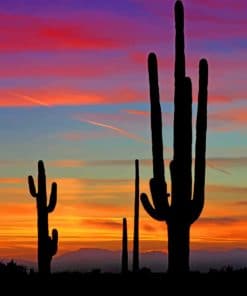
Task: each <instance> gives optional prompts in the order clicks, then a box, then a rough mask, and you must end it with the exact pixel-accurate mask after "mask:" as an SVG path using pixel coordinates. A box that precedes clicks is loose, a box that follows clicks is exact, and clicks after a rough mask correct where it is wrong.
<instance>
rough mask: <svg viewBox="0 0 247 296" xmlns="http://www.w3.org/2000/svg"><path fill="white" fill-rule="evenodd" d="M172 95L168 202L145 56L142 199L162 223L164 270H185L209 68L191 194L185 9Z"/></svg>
mask: <svg viewBox="0 0 247 296" xmlns="http://www.w3.org/2000/svg"><path fill="white" fill-rule="evenodd" d="M175 24H176V38H175V43H176V44H175V51H176V53H175V55H176V57H175V94H174V104H175V108H174V139H173V141H174V144H173V160H172V161H171V163H170V172H171V197H170V198H169V195H170V194H169V193H168V192H167V184H166V181H165V167H164V158H163V141H162V116H161V107H160V98H159V84H158V66H157V59H156V55H155V54H154V53H151V54H149V57H148V70H149V84H150V103H151V131H152V152H153V178H152V179H151V180H150V191H151V195H152V201H153V203H151V202H150V201H149V199H148V197H147V195H146V194H145V193H143V194H142V195H141V201H142V204H143V207H144V208H145V210H146V211H147V212H148V214H149V215H150V216H151V217H152V218H154V219H156V220H158V221H165V222H166V223H167V228H168V271H169V272H176V273H177V272H188V271H189V250H190V246H189V243H190V226H191V225H192V223H194V222H195V221H196V220H197V219H198V218H199V216H200V214H201V212H202V209H203V206H204V191H205V161H206V160H205V158H206V156H205V155H206V131H207V85H208V64H207V61H206V60H205V59H201V60H200V63H199V93H198V109H197V120H196V142H195V173H194V190H193V194H192V171H191V166H192V85H191V80H190V78H189V77H186V73H185V54H184V9H183V4H182V2H181V1H176V4H175Z"/></svg>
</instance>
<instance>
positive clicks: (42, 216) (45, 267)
mask: <svg viewBox="0 0 247 296" xmlns="http://www.w3.org/2000/svg"><path fill="white" fill-rule="evenodd" d="M28 184H29V191H30V194H31V195H32V196H33V197H35V198H36V205H37V228H38V270H39V273H40V274H41V275H48V274H50V272H51V260H52V257H53V256H54V255H55V254H56V252H57V243H58V232H57V230H56V229H53V230H52V235H51V236H49V224H48V214H49V213H51V212H52V211H53V210H54V209H55V206H56V203H57V184H56V183H52V185H51V194H50V200H49V204H48V205H47V191H46V175H45V167H44V163H43V161H41V160H40V161H39V162H38V190H36V188H35V184H34V180H33V177H32V176H29V177H28Z"/></svg>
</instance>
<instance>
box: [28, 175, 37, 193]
mask: <svg viewBox="0 0 247 296" xmlns="http://www.w3.org/2000/svg"><path fill="white" fill-rule="evenodd" d="M28 185H29V191H30V194H31V195H32V196H33V197H37V195H38V193H37V192H36V188H35V184H34V180H33V177H32V176H28Z"/></svg>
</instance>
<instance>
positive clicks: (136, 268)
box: [133, 159, 139, 272]
mask: <svg viewBox="0 0 247 296" xmlns="http://www.w3.org/2000/svg"><path fill="white" fill-rule="evenodd" d="M138 271H139V161H138V159H136V160H135V204H134V240H133V272H138Z"/></svg>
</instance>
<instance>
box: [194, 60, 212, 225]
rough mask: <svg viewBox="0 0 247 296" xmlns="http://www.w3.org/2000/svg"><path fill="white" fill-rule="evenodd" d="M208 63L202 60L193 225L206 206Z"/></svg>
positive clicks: (200, 67)
mask: <svg viewBox="0 0 247 296" xmlns="http://www.w3.org/2000/svg"><path fill="white" fill-rule="evenodd" d="M207 87H208V63H207V60H205V59H201V60H200V64H199V93H198V110H197V120H196V148H195V150H196V151H195V153H196V156H195V181H194V193H193V200H192V211H191V212H192V215H191V223H193V222H194V221H195V220H196V219H198V217H199V216H200V214H201V212H202V209H203V206H204V195H205V193H204V188H205V170H206V169H205V164H206V159H205V158H206V157H205V155H206V131H207V100H208V91H207Z"/></svg>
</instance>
